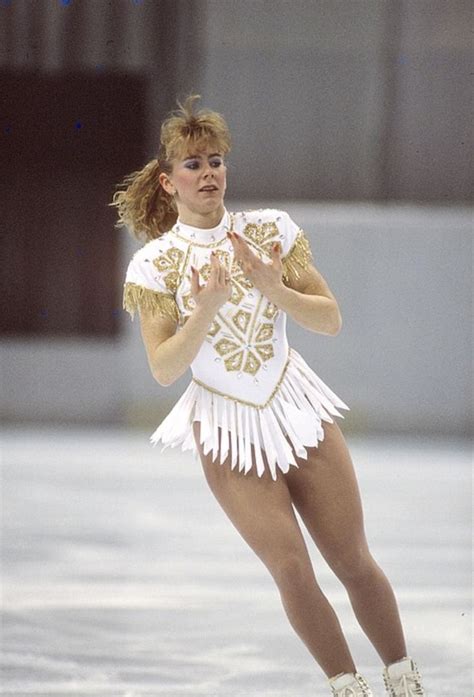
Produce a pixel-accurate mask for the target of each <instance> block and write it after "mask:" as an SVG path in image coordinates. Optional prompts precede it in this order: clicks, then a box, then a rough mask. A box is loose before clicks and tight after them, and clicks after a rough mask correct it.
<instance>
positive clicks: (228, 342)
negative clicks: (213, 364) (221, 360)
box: [214, 339, 240, 356]
mask: <svg viewBox="0 0 474 697" xmlns="http://www.w3.org/2000/svg"><path fill="white" fill-rule="evenodd" d="M214 348H215V349H216V351H217V353H218V354H219V356H225V354H226V353H230V352H231V351H235V350H236V349H239V348H240V344H238V343H237V342H235V341H232V339H219V341H218V342H217V343H216V344H214Z"/></svg>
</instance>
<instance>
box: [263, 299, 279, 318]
mask: <svg viewBox="0 0 474 697" xmlns="http://www.w3.org/2000/svg"><path fill="white" fill-rule="evenodd" d="M277 312H278V307H277V306H276V305H275V304H274V303H272V302H270V301H268V302H267V306H266V308H265V310H264V311H263V316H264V317H266V318H267V319H273V318H274V317H275V315H276V313H277Z"/></svg>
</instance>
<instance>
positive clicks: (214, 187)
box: [199, 185, 218, 193]
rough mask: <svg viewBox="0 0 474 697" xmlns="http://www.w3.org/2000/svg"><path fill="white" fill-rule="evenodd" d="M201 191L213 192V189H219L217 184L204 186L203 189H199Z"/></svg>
mask: <svg viewBox="0 0 474 697" xmlns="http://www.w3.org/2000/svg"><path fill="white" fill-rule="evenodd" d="M199 191H205V192H207V193H212V192H213V191H218V189H217V186H214V185H209V186H203V187H202V189H199Z"/></svg>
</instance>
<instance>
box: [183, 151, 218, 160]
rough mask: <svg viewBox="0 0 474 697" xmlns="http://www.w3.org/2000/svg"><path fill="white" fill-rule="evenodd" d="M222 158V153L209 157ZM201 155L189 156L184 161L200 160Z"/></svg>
mask: <svg viewBox="0 0 474 697" xmlns="http://www.w3.org/2000/svg"><path fill="white" fill-rule="evenodd" d="M216 156H218V157H222V154H221V153H220V152H212V153H211V154H210V155H208V157H216ZM200 159H201V155H188V156H187V157H185V158H184V161H186V160H200Z"/></svg>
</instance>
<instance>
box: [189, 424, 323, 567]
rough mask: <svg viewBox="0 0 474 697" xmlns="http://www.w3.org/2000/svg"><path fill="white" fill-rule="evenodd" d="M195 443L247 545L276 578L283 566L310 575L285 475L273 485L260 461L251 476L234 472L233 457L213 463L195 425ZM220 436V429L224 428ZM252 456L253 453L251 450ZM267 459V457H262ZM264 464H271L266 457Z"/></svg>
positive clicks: (210, 480) (222, 503)
mask: <svg viewBox="0 0 474 697" xmlns="http://www.w3.org/2000/svg"><path fill="white" fill-rule="evenodd" d="M193 431H194V438H195V442H196V446H197V448H198V452H199V456H200V460H201V463H202V466H203V470H204V474H205V477H206V480H207V483H208V484H209V487H210V489H211V491H212V493H213V494H214V496H215V498H216V499H217V501H218V503H219V504H220V506H221V508H222V509H223V510H224V512H225V513H226V515H227V517H228V518H229V520H230V521H231V523H232V524H233V526H234V527H235V528H236V529H237V531H238V532H239V533H240V535H241V536H242V537H243V539H244V540H245V541H246V542H247V544H248V545H249V546H250V547H251V548H252V549H253V551H254V552H255V553H256V554H257V555H258V556H259V557H260V559H261V560H262V561H263V563H264V564H265V565H266V566H267V568H268V569H269V570H270V572H271V573H272V575H273V576H274V577H276V576H277V574H278V572H279V571H280V570H281V569H282V567H284V566H287V567H288V566H289V565H299V566H300V567H301V566H303V567H306V570H309V567H311V570H312V566H311V561H310V558H309V554H308V549H307V547H306V543H305V541H304V537H303V534H302V531H301V528H300V526H299V523H298V520H297V518H296V515H295V511H294V508H293V503H292V499H291V496H290V492H289V490H288V484H287V481H286V479H285V477H284V476H283V473H282V476H278V478H277V480H276V481H274V480H273V479H272V477H271V475H270V472H269V470H268V469H267V467H266V470H265V473H264V475H262V477H259V476H258V474H257V470H256V466H255V460H254V464H253V466H252V468H251V470H250V471H249V472H247V474H244V472H239V471H238V470H237V469H234V470H232V469H231V463H230V460H231V458H230V454H229V456H228V457H227V458H226V459H225V460H224V462H223V463H222V464H220V462H219V458H217V459H215V460H214V461H212V451H211V452H209V453H208V454H207V455H204V454H203V450H202V445H201V444H200V438H199V436H200V423H199V421H195V422H194V423H193ZM219 436H220V428H219ZM252 454H253V456H254V450H253V445H252ZM262 455H263V456H264V453H263V452H262ZM264 462H265V465H267V463H266V460H265V458H264Z"/></svg>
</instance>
